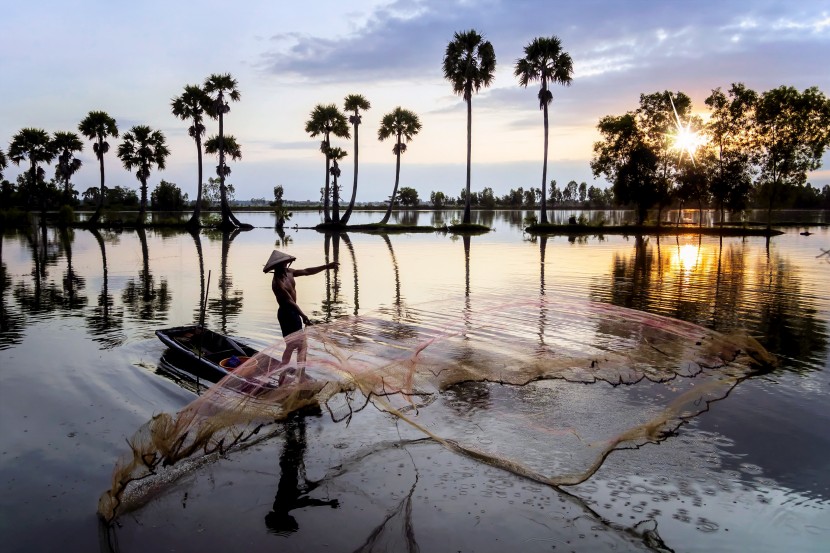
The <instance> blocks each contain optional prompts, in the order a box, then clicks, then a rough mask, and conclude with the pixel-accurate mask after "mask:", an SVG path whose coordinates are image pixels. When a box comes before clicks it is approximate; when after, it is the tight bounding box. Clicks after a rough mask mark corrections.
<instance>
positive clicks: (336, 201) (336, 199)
mask: <svg viewBox="0 0 830 553" xmlns="http://www.w3.org/2000/svg"><path fill="white" fill-rule="evenodd" d="M347 155H348V153H347V152H346V150H344V149H343V148H329V151H328V158H329V159H330V160H331V169H329V172H330V173H331V176H332V183H331V213H332V218H333V220H334V221H339V220H340V186H339V185H338V184H337V179H338V178H339V177H340V163H339V162H340V160H341V159H343V158H344V157H346V156H347Z"/></svg>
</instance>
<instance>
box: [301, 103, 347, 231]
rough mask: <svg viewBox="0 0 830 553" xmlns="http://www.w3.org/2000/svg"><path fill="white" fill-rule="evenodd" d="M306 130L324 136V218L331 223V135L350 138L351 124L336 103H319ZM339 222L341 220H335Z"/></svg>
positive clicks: (322, 150)
mask: <svg viewBox="0 0 830 553" xmlns="http://www.w3.org/2000/svg"><path fill="white" fill-rule="evenodd" d="M305 132H307V133H308V134H309V136H311V138H315V137H317V136H321V135H322V137H323V140H322V141H321V142H320V152H322V153H323V155H325V156H326V186H325V188H324V189H323V220H324V222H326V223H331V222H332V218H331V213H330V212H329V198H330V197H331V190H330V187H329V175H330V174H331V172H330V171H331V158H330V157H329V152H330V148H331V135H332V134H334V136H338V137H340V138H349V126H348V125H347V124H346V116H345V115H343V113H341V112H340V110H339V109H337V106H336V105H334V104H327V105H323V104H317V105H316V106H314V109H313V110H311V117H310V118H309V120H308V121H306V124H305ZM334 222H335V223H339V222H340V221H339V220H335V221H334Z"/></svg>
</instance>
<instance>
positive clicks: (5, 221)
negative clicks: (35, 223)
mask: <svg viewBox="0 0 830 553" xmlns="http://www.w3.org/2000/svg"><path fill="white" fill-rule="evenodd" d="M30 224H31V217H30V216H29V213H28V212H26V211H21V210H19V209H16V208H11V209H0V228H23V227H26V226H28V225H30Z"/></svg>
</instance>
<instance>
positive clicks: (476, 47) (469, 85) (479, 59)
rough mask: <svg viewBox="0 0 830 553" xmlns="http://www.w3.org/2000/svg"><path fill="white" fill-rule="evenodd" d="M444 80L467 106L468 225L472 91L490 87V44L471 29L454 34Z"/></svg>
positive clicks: (465, 220)
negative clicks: (449, 83)
mask: <svg viewBox="0 0 830 553" xmlns="http://www.w3.org/2000/svg"><path fill="white" fill-rule="evenodd" d="M443 69H444V78H445V79H447V80H448V81H450V82H451V83H452V91H453V92H454V93H456V94H458V95H459V96H461V97H462V98H464V101H465V102H466V103H467V186H466V195H465V200H466V201H465V204H464V218H463V221H462V222H463V223H465V224H469V223H470V205H471V204H470V201H471V200H472V194H471V193H470V162H471V158H472V140H473V134H472V133H473V127H472V124H473V92H476V93H477V92H478V91H479V90H480V89H481V88H482V87H485V88H486V87H488V86H490V83H492V82H493V77H494V76H495V72H496V53H495V51H494V50H493V45H492V44H490V41H487V40H484V37H483V36H481V35H480V34H478V33H477V32H476V31H475V30H474V29H470V30H469V31H464V32H457V33H455V35H454V36H453V40H452V41H450V43H449V44H447V50H446V52H445V54H444V64H443Z"/></svg>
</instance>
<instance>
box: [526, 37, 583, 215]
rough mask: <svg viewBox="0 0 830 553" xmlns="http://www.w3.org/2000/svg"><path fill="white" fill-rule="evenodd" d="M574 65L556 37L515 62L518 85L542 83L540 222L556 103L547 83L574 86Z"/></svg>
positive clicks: (542, 40)
mask: <svg viewBox="0 0 830 553" xmlns="http://www.w3.org/2000/svg"><path fill="white" fill-rule="evenodd" d="M572 73H573V61H572V60H571V56H570V55H569V54H568V53H567V52H565V51H564V50H562V43H561V42H560V41H559V39H558V38H557V37H555V36H552V37H537V38H534V39H533V40H532V41H530V44H528V45H527V46H525V57H523V58H520V59H518V60H517V61H516V70H515V71H514V72H513V74H514V75H515V76H516V77H518V78H519V84H520V85H522V86H524V87H527V85H528V83H530V82H533V81H539V82H540V83H541V85H542V86H541V87H540V88H539V94H538V98H539V109H541V110H542V112H543V114H544V124H545V151H544V158H543V159H544V161H543V162H542V206H541V208H542V213H541V217H540V218H539V221H540V222H541V223H543V224H544V223H547V222H548V212H547V205H546V198H547V182H548V178H547V174H548V105H550V103H551V102H552V101H553V94H552V93H551V91H550V89H548V83H559V84H562V85H565V86H569V85H570V84H571V74H572Z"/></svg>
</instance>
